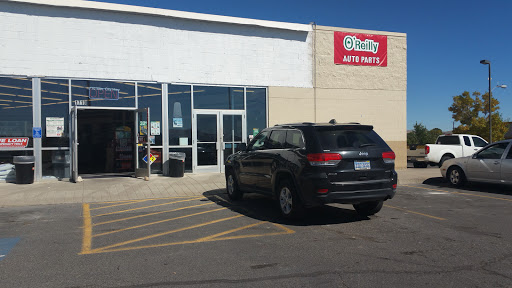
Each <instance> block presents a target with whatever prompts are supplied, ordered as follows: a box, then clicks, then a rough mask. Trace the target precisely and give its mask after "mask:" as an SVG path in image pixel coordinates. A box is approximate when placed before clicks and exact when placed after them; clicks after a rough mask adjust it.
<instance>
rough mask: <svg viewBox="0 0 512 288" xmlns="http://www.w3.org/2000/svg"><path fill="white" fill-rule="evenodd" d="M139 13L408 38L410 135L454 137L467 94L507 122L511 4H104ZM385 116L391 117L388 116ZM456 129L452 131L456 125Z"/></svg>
mask: <svg viewBox="0 0 512 288" xmlns="http://www.w3.org/2000/svg"><path fill="white" fill-rule="evenodd" d="M101 2H112V3H121V4H129V5H138V6H148V7H157V8H165V9H172V10H179V11H189V12H198V13H207V14H215V15H226V16H235V17H244V18H253V19H262V20H273V21H283V22H292V23H303V24H307V23H310V22H316V23H317V24H318V25H325V26H336V27H347V28H359V29H369V30H382V31H392V32H404V33H407V61H408V63H407V70H408V71H407V77H408V79H407V129H412V127H413V125H414V123H416V122H421V123H423V125H425V126H426V127H427V128H428V129H433V128H441V129H443V130H451V128H452V123H453V120H452V118H451V113H450V112H449V111H448V107H449V106H450V105H451V103H452V97H453V96H455V95H459V94H461V93H462V92H464V91H470V92H473V91H479V92H481V93H482V94H483V93H485V92H486V91H487V89H488V68H487V66H486V65H482V64H480V63H479V62H480V60H482V59H487V60H490V61H491V65H492V67H491V68H492V71H491V73H492V82H491V84H492V86H493V87H494V86H496V85H497V84H505V85H508V88H507V89H501V88H496V89H495V90H494V91H493V95H494V96H495V97H496V98H497V99H498V100H499V101H500V102H501V104H500V107H501V109H500V112H501V113H502V115H503V117H504V118H505V119H507V118H508V119H510V121H512V56H511V54H512V36H511V31H510V30H511V29H512V17H511V15H512V1H510V0H487V1H481V0H480V1H476V0H465V1H463V0H460V1H455V0H444V1H440V0H432V1H411V0H408V1H405V0H397V1H393V0H389V1H382V0H355V1H354V0H350V1H348V0H327V1H322V0H320V1H301V0H279V1H276V0H273V1H270V0H259V1H227V0H216V1H211V0H188V1H164V0H139V1H137V0H109V1H101ZM390 113H392V112H391V111H390ZM455 125H457V124H455Z"/></svg>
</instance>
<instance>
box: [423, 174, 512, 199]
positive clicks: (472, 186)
mask: <svg viewBox="0 0 512 288" xmlns="http://www.w3.org/2000/svg"><path fill="white" fill-rule="evenodd" d="M423 184H425V185H429V186H434V187H438V188H457V189H458V190H465V191H472V192H485V193H492V194H501V195H512V187H511V186H506V185H500V184H489V183H475V182H472V183H466V184H465V185H464V186H462V187H455V186H452V185H451V184H450V183H449V182H448V180H446V179H445V178H443V177H434V178H429V179H427V180H425V181H423Z"/></svg>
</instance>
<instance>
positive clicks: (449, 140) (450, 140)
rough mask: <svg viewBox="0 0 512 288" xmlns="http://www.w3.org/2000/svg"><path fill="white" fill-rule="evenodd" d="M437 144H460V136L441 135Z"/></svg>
mask: <svg viewBox="0 0 512 288" xmlns="http://www.w3.org/2000/svg"><path fill="white" fill-rule="evenodd" d="M436 144H442V145H459V144H460V140H459V136H439V137H438V138H437V141H436Z"/></svg>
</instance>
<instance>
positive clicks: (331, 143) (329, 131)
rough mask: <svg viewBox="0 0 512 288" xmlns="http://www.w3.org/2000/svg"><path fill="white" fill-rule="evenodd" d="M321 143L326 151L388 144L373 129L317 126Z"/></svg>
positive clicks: (385, 145)
mask: <svg viewBox="0 0 512 288" xmlns="http://www.w3.org/2000/svg"><path fill="white" fill-rule="evenodd" d="M316 132H317V133H318V139H319V141H320V145H321V146H322V149H323V150H324V151H331V150H338V149H341V148H360V147H365V146H377V147H387V146H388V145H387V144H386V142H384V140H382V138H380V136H379V135H377V133H375V131H373V130H355V129H343V128H342V127H316Z"/></svg>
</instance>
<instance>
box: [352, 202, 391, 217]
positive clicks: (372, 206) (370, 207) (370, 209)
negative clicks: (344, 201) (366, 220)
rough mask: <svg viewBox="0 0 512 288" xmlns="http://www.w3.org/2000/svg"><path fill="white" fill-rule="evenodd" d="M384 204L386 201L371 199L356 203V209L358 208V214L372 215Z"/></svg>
mask: <svg viewBox="0 0 512 288" xmlns="http://www.w3.org/2000/svg"><path fill="white" fill-rule="evenodd" d="M383 205H384V201H382V200H380V201H371V202H363V203H359V204H354V205H353V206H354V209H356V212H357V214H359V215H361V216H371V215H374V214H376V213H378V212H379V211H380V209H382V206H383Z"/></svg>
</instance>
